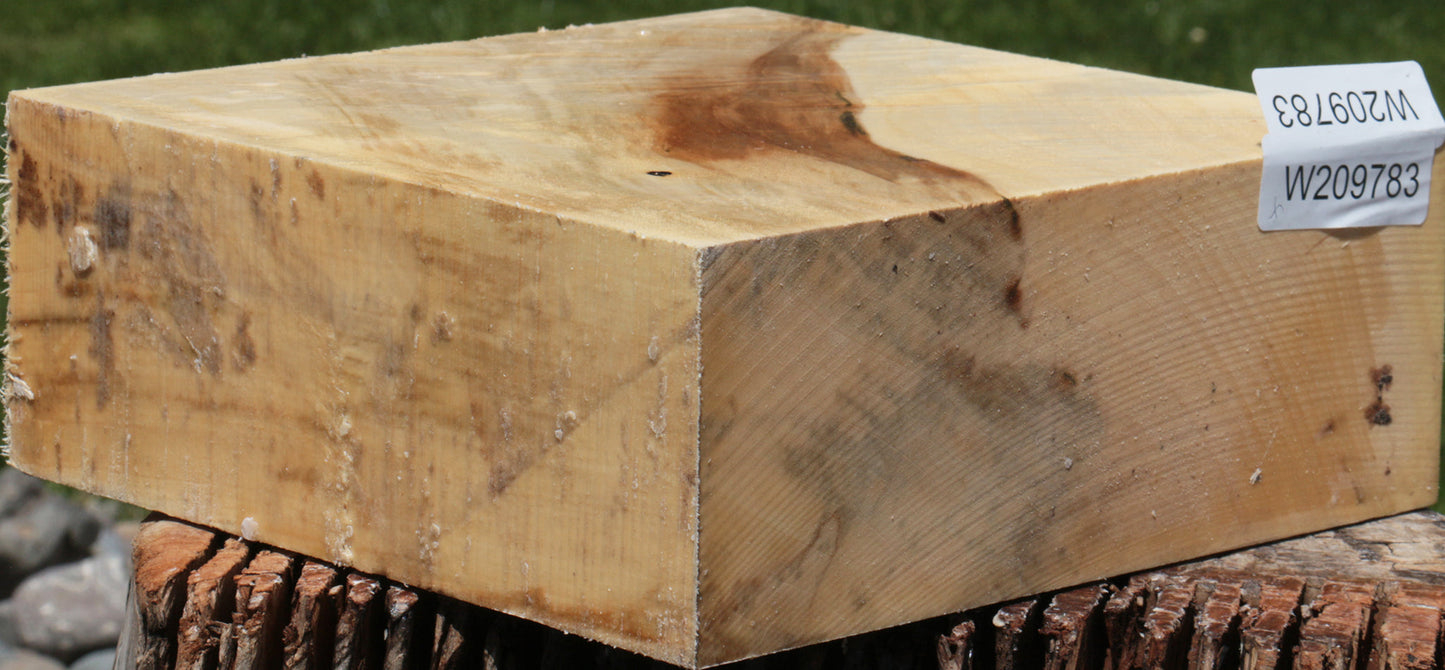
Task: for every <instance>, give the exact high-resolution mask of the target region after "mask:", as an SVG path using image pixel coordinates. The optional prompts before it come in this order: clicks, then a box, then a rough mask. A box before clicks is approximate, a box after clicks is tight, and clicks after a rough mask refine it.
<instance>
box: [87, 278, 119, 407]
mask: <svg viewBox="0 0 1445 670" xmlns="http://www.w3.org/2000/svg"><path fill="white" fill-rule="evenodd" d="M114 319H115V311H114V310H112V309H110V308H109V307H107V306H106V304H105V295H104V294H103V293H97V294H96V297H95V313H94V314H93V315H91V318H90V356H91V357H92V358H94V359H95V363H96V366H97V367H98V368H99V372H98V373H97V376H96V380H95V406H96V408H97V409H104V408H105V406H106V404H107V403H109V402H110V393H111V388H110V385H111V383H112V382H113V381H114V377H115V340H114V339H113V337H112V336H111V331H110V324H111V322H112V321H113V320H114Z"/></svg>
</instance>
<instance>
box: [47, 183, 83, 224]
mask: <svg viewBox="0 0 1445 670" xmlns="http://www.w3.org/2000/svg"><path fill="white" fill-rule="evenodd" d="M84 199H85V187H84V186H82V185H81V184H80V181H79V180H77V179H76V178H75V175H66V176H65V179H64V180H63V181H61V182H60V193H59V197H58V198H57V199H56V201H55V206H54V207H52V208H51V209H52V214H54V216H55V229H56V230H57V231H64V230H65V229H66V228H69V227H70V226H72V225H74V224H75V217H76V214H77V213H79V212H80V208H81V206H82V205H83V201H84Z"/></svg>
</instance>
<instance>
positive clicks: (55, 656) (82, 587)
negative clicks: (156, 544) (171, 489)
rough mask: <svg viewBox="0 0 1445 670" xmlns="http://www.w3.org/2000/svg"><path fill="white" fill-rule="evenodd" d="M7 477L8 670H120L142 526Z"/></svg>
mask: <svg viewBox="0 0 1445 670" xmlns="http://www.w3.org/2000/svg"><path fill="white" fill-rule="evenodd" d="M77 499H81V500H83V498H77V497H74V496H66V495H62V494H60V493H58V492H57V491H56V490H54V489H53V488H52V487H48V486H45V485H44V484H43V483H42V482H41V481H40V480H37V479H35V478H33V477H30V476H29V475H26V474H24V473H22V472H20V471H19V470H15V469H14V468H9V467H4V468H3V469H0V670H27V669H56V668H59V669H64V668H66V667H67V664H69V665H68V667H70V668H73V669H78V670H101V669H108V668H110V667H112V666H113V664H114V661H115V645H116V640H117V638H118V637H119V635H120V631H121V626H122V624H123V619H124V611H125V598H126V590H127V588H128V586H129V583H130V540H129V537H130V536H131V535H133V533H134V530H133V529H134V524H133V523H132V524H124V523H122V524H117V523H116V520H115V514H116V511H117V506H116V505H115V504H113V503H109V502H106V501H101V502H89V501H87V502H86V503H85V504H77V502H76V500H77Z"/></svg>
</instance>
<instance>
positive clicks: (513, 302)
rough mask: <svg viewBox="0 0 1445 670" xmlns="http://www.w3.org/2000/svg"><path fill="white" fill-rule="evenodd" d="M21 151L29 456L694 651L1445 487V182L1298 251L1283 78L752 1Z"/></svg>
mask: <svg viewBox="0 0 1445 670" xmlns="http://www.w3.org/2000/svg"><path fill="white" fill-rule="evenodd" d="M8 127H9V131H10V142H9V146H8V151H9V154H10V160H9V175H10V177H11V179H12V180H13V182H14V187H13V199H12V201H11V203H10V207H9V216H8V218H7V225H8V232H9V239H10V243H11V254H10V255H9V263H10V272H11V289H10V291H11V302H10V306H11V307H10V309H11V313H10V322H9V323H10V326H9V327H10V340H9V347H10V348H9V358H8V360H7V366H8V367H7V370H6V373H7V374H6V381H5V389H6V407H7V411H8V413H9V417H10V421H11V428H12V430H11V436H12V441H13V444H12V447H11V462H12V463H14V464H16V465H17V466H19V467H21V468H22V469H24V470H26V471H27V472H31V473H34V474H37V475H40V476H43V477H47V478H50V479H55V480H58V481H62V482H65V483H68V484H71V485H75V486H78V487H81V488H84V489H87V490H90V491H93V492H97V493H100V494H103V495H107V496H111V497H115V498H120V499H123V500H127V501H130V502H134V503H136V504H138V505H141V506H144V507H148V508H152V509H158V510H162V511H164V512H166V513H168V514H172V515H176V516H180V517H183V518H187V519H191V520H195V521H198V522H201V523H204V524H208V525H211V526H214V527H217V528H220V529H223V530H227V531H229V532H233V533H238V532H242V531H244V534H245V535H246V536H247V537H248V538H251V537H254V538H257V539H258V540H260V541H264V542H266V543H270V544H274V545H278V546H281V547H284V548H286V549H288V550H292V551H295V552H299V553H301V554H305V555H309V556H314V557H317V558H321V559H325V560H328V561H332V562H335V563H339V564H343V565H349V566H355V567H356V568H357V569H359V570H363V571H367V572H372V573H377V574H381V575H385V576H388V577H391V578H394V579H396V580H399V581H403V582H405V583H407V584H411V585H415V586H417V587H420V588H427V589H433V590H436V591H440V592H442V593H445V594H447V595H450V596H454V597H457V598H459V599H462V600H465V601H469V602H473V603H478V604H481V605H484V606H487V607H491V608H495V609H499V610H502V611H506V612H509V613H514V614H518V615H521V616H524V617H528V618H531V619H533V620H537V621H541V622H545V623H548V624H551V625H553V626H556V627H558V628H561V629H563V630H566V631H569V632H572V633H576V634H580V635H584V636H587V637H590V638H593V639H596V640H601V641H604V642H607V643H609V644H613V645H616V646H619V647H623V648H626V649H631V650H636V651H639V652H642V653H645V654H648V655H651V656H653V657H656V658H660V659H664V660H667V661H670V662H673V663H679V664H682V665H689V666H703V665H712V664H717V663H721V662H725V661H729V660H735V659H741V658H746V657H750V656H754V655H758V654H763V653H767V652H771V651H774V650H779V649H784V648H790V647H796V646H801V645H805V644H808V643H810V642H815V641H820V640H825V639H830V638H836V637H840V636H844V635H849V634H853V633H858V632H861V631H867V630H874V629H878V628H882V627H886V626H890V625H894V624H898V623H901V622H905V621H912V620H918V619H922V618H926V617H930V616H935V615H938V614H941V613H944V612H949V611H959V610H963V609H967V608H969V607H973V606H977V605H980V604H983V603H988V602H998V601H1003V600H1007V599H1011V598H1017V597H1020V596H1024V595H1028V594H1033V593H1038V592H1043V591H1047V590H1051V589H1056V588H1061V587H1065V586H1069V585H1075V584H1080V583H1085V582H1088V581H1090V580H1092V579H1096V578H1099V577H1102V576H1105V575H1113V574H1123V573H1127V572H1131V571H1134V570H1138V569H1142V568H1146V567H1152V566H1155V565H1160V564H1164V563H1168V562H1173V561H1177V560H1181V559H1186V558H1190V557H1196V556H1200V555H1204V554H1208V553H1213V552H1218V551H1221V550H1225V549H1229V548H1234V547H1239V546H1244V545H1248V544H1253V543H1257V542H1261V541H1265V540H1270V539H1276V538H1279V537H1285V536H1291V535H1295V534H1298V533H1302V532H1306V531H1310V530H1316V529H1320V528H1325V527H1330V526H1334V525H1338V524H1342V523H1346V522H1351V521H1357V520H1361V519H1366V518H1373V517H1378V516H1381V515H1384V514H1387V513H1391V512H1395V511H1400V510H1406V509H1412V508H1418V507H1421V506H1424V505H1427V504H1429V503H1430V502H1431V501H1433V500H1434V499H1435V496H1436V469H1437V454H1436V451H1437V448H1438V442H1437V439H1438V435H1439V424H1440V381H1441V380H1440V360H1441V353H1442V351H1441V343H1442V332H1441V324H1442V323H1445V311H1442V305H1445V253H1442V249H1445V240H1442V235H1445V214H1442V211H1445V210H1442V208H1441V207H1439V206H1438V202H1439V198H1440V197H1441V190H1442V189H1445V178H1439V174H1438V173H1437V179H1436V180H1435V181H1434V184H1435V186H1434V188H1435V191H1434V193H1433V194H1432V197H1433V198H1435V199H1436V201H1437V206H1436V207H1434V208H1432V209H1431V214H1430V218H1429V220H1427V221H1426V223H1425V224H1424V225H1423V226H1420V227H1394V228H1382V229H1368V230H1359V231H1353V232H1348V233H1326V232H1319V231H1310V232H1288V233H1274V234H1264V233H1261V232H1260V231H1259V230H1258V228H1257V226H1256V225H1255V221H1254V216H1255V211H1256V210H1255V208H1256V198H1257V188H1258V183H1259V177H1260V149H1259V141H1260V137H1261V136H1262V135H1263V133H1264V124H1263V122H1262V118H1261V116H1260V110H1259V108H1258V106H1257V103H1256V101H1255V99H1254V98H1253V96H1251V95H1248V94H1244V93H1238V92H1230V91H1222V90H1217V89H1211V88H1206V87H1201V86H1194V85H1188V84H1182V83H1175V82H1169V81H1162V80H1158V79H1152V78H1147V77H1140V76H1134V75H1128V74H1122V73H1116V72H1109V71H1106V70H1101V69H1095V68H1086V67H1081V66H1075V65H1069V64H1065V63H1058V62H1052V61H1045V60H1039V59H1033V58H1027V57H1022V56H1015V55H1010V54H1003V53H998V52H993V51H987V50H982V49H975V48H970V47H964V46H958V45H952V44H946V43H942V42H937V41H931V40H924V39H919V38H913V37H907V36H902V35H895V34H889V33H882V32H876V31H869V30H862V29H855V28H849V27H845V26H839V25H835V24H829V23H822V22H817V21H811V20H807V19H801V18H797V17H791V16H786V15H781V14H776V13H771V12H765V11H760V10H752V9H733V10H720V11H715V12H707V13H701V14H693V15H684V16H677V17H669V18H659V19H650V20H645V21H636V22H629V23H619V24H610V25H602V26H590V27H584V28H577V29H569V30H566V31H557V32H549V33H540V34H527V35H515V36H508V37H499V38H490V39H484V40H477V41H470V42H459V43H452V44H439V45H431V46H420V47H409V48H400V49H391V50H386V51H380V52H374V53H368V54H356V55H342V56H329V57H323V58H310V59H300V60H291V61H284V62H279V63H271V64H262V65H253V66H244V67H236V68H227V69H223V70H215V71H207V72H195V73H180V74H168V75H159V76H154V77H145V78H140V79H131V80H124V81H116V82H101V83H94V84H84V85H77V86H66V87H57V88H48V89H38V90H32V91H25V92H19V93H15V94H13V95H12V97H11V98H10V100H9V101H8ZM1100 540H1103V541H1100ZM353 595H358V596H359V595H361V594H359V593H353V591H352V590H351V587H350V586H348V591H347V600H346V601H345V603H344V604H343V608H342V611H341V613H340V614H339V615H338V616H340V617H341V619H342V621H346V620H347V618H346V617H348V616H353V615H355V616H361V615H362V613H363V612H365V611H369V610H368V609H367V608H370V607H376V608H379V607H380V606H381V603H380V602H379V599H380V598H381V597H383V596H381V595H380V594H375V593H373V594H371V595H370V596H369V597H367V598H366V599H365V600H366V603H365V604H364V605H362V604H360V603H359V601H355V600H353V599H352V597H353ZM373 600H377V602H372V601H373ZM1160 630H1161V631H1163V630H1164V629H1160ZM1250 630H1251V631H1252V630H1254V629H1250ZM1162 634H1164V633H1162V632H1161V635H1162ZM1169 639H1170V640H1173V639H1175V638H1173V637H1170V638H1169ZM1178 639H1179V640H1182V642H1180V643H1179V644H1181V645H1182V644H1184V643H1186V642H1187V641H1188V639H1187V638H1184V637H1180V638H1178ZM337 644H338V654H337V656H336V659H337V662H338V663H340V662H342V660H343V659H351V660H347V663H353V662H355V663H375V664H377V665H379V664H380V662H381V660H380V658H379V655H380V654H381V651H382V650H380V649H376V650H371V649H369V648H368V649H367V650H365V654H362V653H361V652H362V651H363V650H362V648H361V647H356V648H355V649H354V650H351V649H350V648H349V647H348V648H347V649H346V650H343V649H340V648H341V647H342V646H343V645H342V643H341V640H338V641H337ZM225 649H226V647H224V646H223V647H222V650H223V652H224V650H225ZM1171 649H1173V648H1171ZM352 651H355V652H356V653H357V654H359V655H356V656H348V655H346V654H350V653H351V652H352ZM343 652H344V653H343ZM1170 653H1171V654H1173V653H1174V651H1170ZM363 658H366V659H372V658H374V660H366V661H362V660H361V659H363Z"/></svg>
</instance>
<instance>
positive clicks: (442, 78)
mask: <svg viewBox="0 0 1445 670" xmlns="http://www.w3.org/2000/svg"><path fill="white" fill-rule="evenodd" d="M24 95H25V96H27V97H30V98H33V99H37V100H41V101H48V102H52V103H54V104H57V105H63V106H65V107H67V108H71V109H88V110H95V111H98V112H101V113H104V114H107V115H109V116H112V117H113V118H116V119H120V120H124V121H131V122H136V123H144V124H154V125H157V126H162V127H166V128H171V129H175V130H178V131H180V132H184V133H187V134H197V135H201V136H207V137H212V138H215V139H218V140H221V141H225V142H235V143H239V144H243V145H249V146H253V147H257V148H261V149H264V150H267V151H274V152H279V153H282V154H290V155H295V156H305V157H308V158H310V159H312V160H315V161H317V162H320V163H331V164H334V165H337V166H341V167H344V168H347V169H350V170H355V171H357V172H360V173H365V174H374V175H377V176H379V177H383V178H387V179H393V180H401V181H404V182H410V183H416V184H420V185H424V186H430V187H435V188H438V189H443V190H447V191H451V192H458V193H469V194H472V195H476V196H480V197H483V198H486V199H490V200H492V201H495V202H499V203H504V204H508V205H518V206H521V207H523V208H527V209H533V210H536V211H539V212H545V213H551V214H556V215H558V216H560V217H564V218H567V219H570V220H573V221H577V222H587V223H594V224H597V225H602V226H606V227H610V228H614V229H618V230H622V231H627V232H635V233H636V234H638V235H641V236H644V237H656V238H662V239H671V240H676V241H679V242H683V243H685V244H690V245H708V244H715V243H725V242H728V241H734V240H740V239H751V238H756V237H766V236H772V235H779V234H787V233H794V232H800V231H805V230H811V229H817V228H828V227H834V226H839V225H844V224H847V223H853V222H859V221H874V220H886V219H890V218H895V217H900V216H907V215H913V214H919V213H922V212H926V211H928V210H930V209H935V208H938V207H944V206H957V205H958V204H959V203H960V202H987V201H990V200H996V199H998V198H1000V197H1009V198H1013V197H1018V196H1025V195H1035V194H1041V193H1048V192H1053V191H1060V190H1070V189H1076V188H1081V187H1085V186H1089V185H1094V184H1101V183H1111V182H1118V181H1124V180H1130V179H1136V178H1142V177H1146V176H1150V175H1158V174H1164V173H1170V172H1178V171H1184V170H1190V169H1196V168H1200V167H1206V166H1213V165H1220V164H1226V163H1231V162H1237V161H1244V160H1250V159H1254V158H1257V157H1258V155H1259V148H1258V142H1259V137H1260V136H1261V135H1262V134H1263V122H1262V120H1261V119H1260V118H1259V109H1258V107H1257V103H1256V102H1255V100H1254V98H1253V96H1250V95H1247V94H1243V93H1239V92H1234V91H1224V90H1220V89H1212V88H1208V87H1203V86H1197V85H1191V84H1184V83H1179V82H1172V81H1166V80H1161V79H1154V78H1149V77H1143V76H1139V75H1132V74H1125V73H1119V72H1113V71H1109V70H1103V69H1098V68H1089V67H1084V66H1079V65H1071V64H1066V63H1060V62H1055V61H1049V60H1043V59H1038V58H1030V57H1024V56H1018V55H1013V54H1007V53H1001V52H997V51H990V50H986V49H980V48H973V47H966V46H961V45H956V44H949V43H945V42H939V41H934V40H928V39H923V38H918V37H910V36H904V35H897V34H891V33H882V32H877V31H871V30H865V29H861V28H851V27H846V26H842V25H838V24H832V23H826V22H821V21H815V20H811V19H804V18H799V17H794V16H789V15H784V14H778V13H774V12H769V11H764V10H756V9H728V10H718V11H712V12H705V13H700V14H691V15H685V16H679V17H668V18H659V19H648V20H642V21H632V22H624V23H616V24H607V25H599V26H587V27H581V28H569V29H567V30H563V31H555V32H539V33H536V34H519V35H511V36H506V37H499V38H489V39H483V40H475V41H469V42H455V43H447V44H435V45H426V46H415V47H404V48H396V49H389V50H385V51H377V52H371V53H362V54H350V55H337V56H325V57H318V58H304V59H298V60H289V61H283V62H276V63H267V64H260V65H248V66H240V67H233V68H226V69H222V70H208V71H200V72H188V73H180V74H163V75H156V76H150V77H142V78H136V79H126V80H118V81H110V82H100V83H93V84H83V85H76V86H65V87H57V88H50V89H40V90H32V91H27V92H25V93H24ZM655 173H670V174H667V175H666V176H658V174H655Z"/></svg>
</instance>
